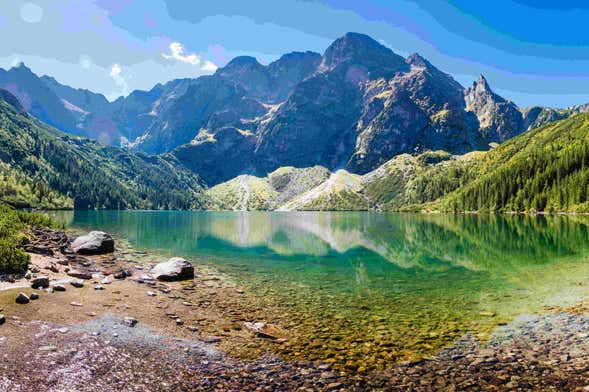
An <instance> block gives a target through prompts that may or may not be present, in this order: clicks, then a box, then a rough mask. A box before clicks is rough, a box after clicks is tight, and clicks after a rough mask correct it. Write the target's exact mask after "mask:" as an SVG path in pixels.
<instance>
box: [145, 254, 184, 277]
mask: <svg viewBox="0 0 589 392" xmlns="http://www.w3.org/2000/svg"><path fill="white" fill-rule="evenodd" d="M150 273H151V274H152V275H153V277H154V278H156V279H157V280H163V281H174V280H187V279H194V266H193V265H192V264H191V263H190V262H188V261H186V260H185V259H183V258H181V257H173V258H171V259H170V260H168V261H166V262H164V263H159V264H157V265H156V266H155V267H153V268H152V269H151V271H150Z"/></svg>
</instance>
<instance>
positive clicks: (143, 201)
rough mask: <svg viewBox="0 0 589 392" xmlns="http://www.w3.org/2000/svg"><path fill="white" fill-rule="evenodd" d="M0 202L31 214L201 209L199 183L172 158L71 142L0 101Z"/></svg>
mask: <svg viewBox="0 0 589 392" xmlns="http://www.w3.org/2000/svg"><path fill="white" fill-rule="evenodd" d="M0 162H1V165H0V200H3V201H5V202H7V203H9V204H12V205H15V206H18V207H33V208H72V207H76V208H82V209H83V208H111V209H117V208H150V209H161V208H178V209H187V208H198V207H200V206H201V205H202V204H203V194H202V189H201V187H200V185H199V183H198V181H197V178H196V177H195V176H194V175H192V174H190V173H189V172H188V171H186V170H183V169H181V168H180V167H181V166H180V165H179V164H177V162H174V161H173V160H172V159H171V158H166V159H164V158H160V157H149V156H147V155H143V154H136V153H131V152H127V151H124V150H121V149H118V148H114V147H108V146H105V145H102V144H100V143H98V142H94V141H90V140H86V139H82V138H78V137H74V136H69V135H66V134H64V133H62V132H59V131H57V130H55V129H53V128H51V127H49V126H47V125H45V124H43V123H42V122H40V121H38V120H36V119H34V118H32V117H30V116H28V115H25V114H21V113H19V112H18V111H17V110H15V109H14V107H12V106H11V105H9V104H7V103H6V102H5V101H3V100H0Z"/></svg>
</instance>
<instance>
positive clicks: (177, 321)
mask: <svg viewBox="0 0 589 392" xmlns="http://www.w3.org/2000/svg"><path fill="white" fill-rule="evenodd" d="M175 321H176V325H183V324H184V321H182V319H180V318H177V319H176V320H175Z"/></svg>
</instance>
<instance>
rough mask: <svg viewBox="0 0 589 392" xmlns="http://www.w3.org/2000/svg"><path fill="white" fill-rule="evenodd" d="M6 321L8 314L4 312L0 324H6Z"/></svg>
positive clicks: (0, 315)
mask: <svg viewBox="0 0 589 392" xmlns="http://www.w3.org/2000/svg"><path fill="white" fill-rule="evenodd" d="M5 322H6V316H5V315H3V314H0V325H2V324H4V323H5Z"/></svg>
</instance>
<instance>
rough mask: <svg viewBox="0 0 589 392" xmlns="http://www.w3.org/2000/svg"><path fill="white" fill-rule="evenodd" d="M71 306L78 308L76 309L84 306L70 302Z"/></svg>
mask: <svg viewBox="0 0 589 392" xmlns="http://www.w3.org/2000/svg"><path fill="white" fill-rule="evenodd" d="M70 305H72V306H76V307H81V306H84V305H83V304H81V303H79V302H70Z"/></svg>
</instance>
